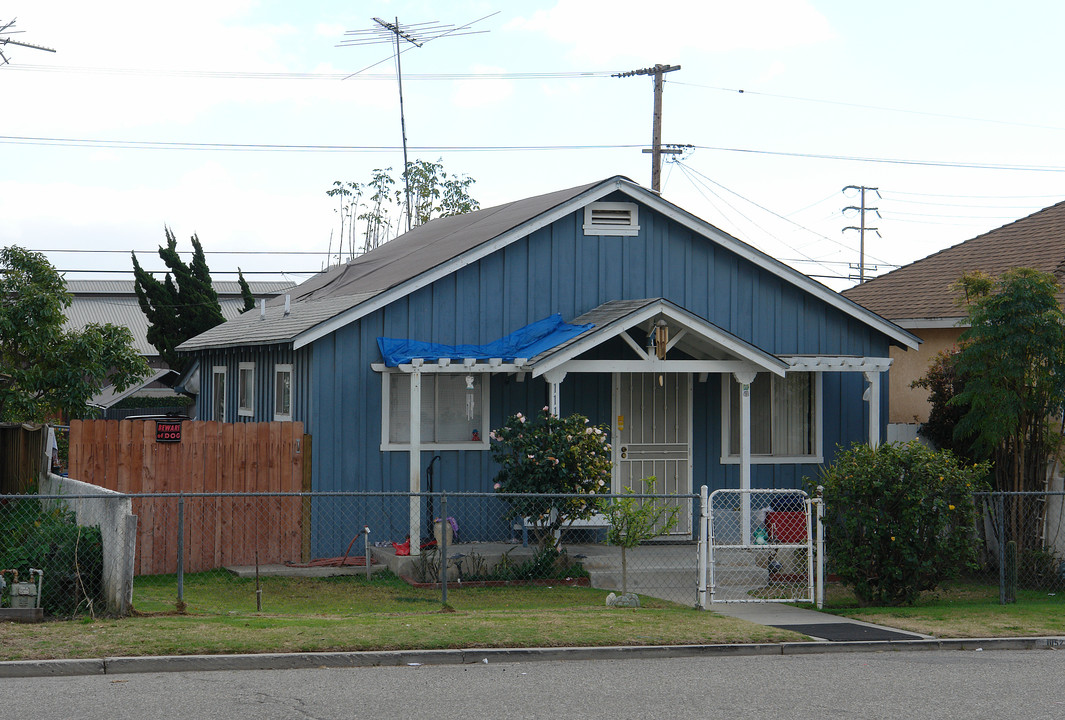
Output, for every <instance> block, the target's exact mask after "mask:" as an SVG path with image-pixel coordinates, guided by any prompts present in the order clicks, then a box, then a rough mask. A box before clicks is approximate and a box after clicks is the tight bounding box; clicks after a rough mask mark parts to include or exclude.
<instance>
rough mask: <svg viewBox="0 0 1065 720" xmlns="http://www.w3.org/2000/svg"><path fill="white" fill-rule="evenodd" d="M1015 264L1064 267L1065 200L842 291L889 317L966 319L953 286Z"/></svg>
mask: <svg viewBox="0 0 1065 720" xmlns="http://www.w3.org/2000/svg"><path fill="white" fill-rule="evenodd" d="M1015 267H1030V268H1035V269H1036V270H1041V271H1043V272H1049V273H1055V274H1058V275H1059V278H1060V274H1061V271H1062V270H1063V269H1065V202H1060V203H1058V204H1056V205H1051V206H1050V207H1048V208H1044V209H1043V210H1040V211H1039V212H1036V213H1033V214H1032V215H1029V216H1028V217H1025V218H1021V219H1020V220H1017V221H1015V222H1012V223H1010V224H1008V225H1003V226H1002V227H1000V228H997V229H995V230H991V231H990V232H987V233H984V234H983V235H978V236H976V237H974V238H972V239H971V240H966V241H965V242H963V243H959V244H957V245H954V246H953V247H949V248H947V249H946V250H941V251H940V252H937V253H936V254H934V255H929V256H928V257H926V258H923V259H921V260H918V261H916V262H913V263H910V264H909V265H906V266H904V267H901V268H899V269H898V270H894V271H892V272H890V273H887V274H885V275H881V276H880V277H877V278H874V279H872V280H870V281H868V282H866V283H863V284H861V285H856V286H854V287H852V288H850V289H849V290H844V291H843V293H842V294H843V295H844V296H845V297H846V298H847V299H849V300H853V301H854V302H856V303H858V304H859V305H862V306H864V307H866V308H868V309H869V310H872V311H873V312H875V313H877V314H878V315H881V316H882V317H885V318H887V319H889V320H907V319H915V318H955V317H964V315H965V311H964V310H963V309H962V308H960V307H958V306H957V305H956V304H955V294H954V293H953V292H951V290H950V286H951V285H952V284H953V283H954V282H955V281H956V280H957V279H958V278H960V277H961V276H962V274H963V273H966V272H970V271H973V270H982V271H983V272H985V273H987V274H989V275H992V276H998V275H1001V274H1002V273H1003V272H1005V271H1006V270H1009V269H1010V268H1015Z"/></svg>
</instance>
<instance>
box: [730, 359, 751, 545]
mask: <svg viewBox="0 0 1065 720" xmlns="http://www.w3.org/2000/svg"><path fill="white" fill-rule="evenodd" d="M755 375H756V373H755V372H753V371H750V370H745V371H742V372H735V373H732V377H733V378H735V380H736V382H738V383H739V384H740V490H750V489H751V383H753V382H754V378H755ZM740 537H741V538H742V540H741V542H742V543H743V544H744V545H747V544H749V543H750V542H751V495H750V493H742V494H741V506H740Z"/></svg>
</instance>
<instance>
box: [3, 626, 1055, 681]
mask: <svg viewBox="0 0 1065 720" xmlns="http://www.w3.org/2000/svg"><path fill="white" fill-rule="evenodd" d="M1060 649H1065V637H1035V638H963V639H947V640H935V639H932V640H904V641H881V642H833V643H826V642H794V643H760V644H750V645H679V646H675V645H665V646H663V645H652V646H646V645H641V646H621V647H570V648H472V649H454V650H394V651H380V652H378V651H367V652H310V653H262V654H255V655H180V656H165V657H114V658H88V659H83V660H16V661H9V662H0V681H2V680H3V679H5V678H20V677H49V676H52V677H61V676H71V675H125V674H130V673H161V672H206V671H212V670H228V671H237V670H298V669H320V668H356V667H400V666H406V665H466V664H475V663H490V664H491V663H515V662H537V661H558V660H568V661H573V660H630V659H647V658H678V657H736V656H741V655H781V656H783V655H809V654H819V653H828V652H899V651H906V650H922V651H926V650H970V651H981V650H1060Z"/></svg>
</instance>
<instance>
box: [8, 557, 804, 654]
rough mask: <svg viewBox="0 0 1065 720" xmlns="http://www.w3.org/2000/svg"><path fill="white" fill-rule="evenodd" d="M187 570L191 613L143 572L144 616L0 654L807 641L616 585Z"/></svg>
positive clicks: (63, 627)
mask: <svg viewBox="0 0 1065 720" xmlns="http://www.w3.org/2000/svg"><path fill="white" fill-rule="evenodd" d="M262 587H263V612H261V613H258V612H256V611H255V581H254V580H238V579H234V578H232V577H225V576H222V575H221V574H218V573H209V574H204V575H190V576H186V577H185V602H186V608H185V612H184V613H183V614H178V613H177V612H176V610H175V588H176V583H175V581H174V577H173V576H168V577H156V578H138V579H137V582H136V584H135V588H136V590H135V592H134V607H135V608H136V611H137V614H136V615H135V616H133V617H129V618H123V619H121V620H110V619H101V620H96V621H93V620H91V619H83V620H73V621H58V622H47V623H44V624H41V625H18V624H14V623H6V624H0V660H23V659H44V658H81V657H106V656H121V655H185V654H201V653H253V652H309V651H343V650H382V649H383V650H398V649H418V648H425V649H432V648H470V647H561V646H595V645H661V644H667V645H673V644H677V645H690V644H705V643H710V644H714V643H761V642H782V641H787V640H800V639H802V636H800V635H797V634H795V633H789V632H786V631H783V630H777V629H775V628H767V627H763V626H760V625H753V624H751V623H747V622H744V621H742V620H736V619H733V618H725V617H721V616H718V615H716V614H714V613H708V612H700V611H697V610H694V609H692V608H689V607H683V606H680V605H676V604H673V603H669V602H665V601H657V600H654V599H653V598H646V597H645V598H642V600H643V601H644V607H642V608H640V609H638V610H630V609H613V608H607V607H605V605H604V599H605V597H606V594H607V593H606V591H603V590H594V589H591V588H579V587H563V586H559V587H550V588H547V587H502V588H468V587H467V588H458V587H457V586H455V587H452V589H451V591H450V592H449V594H448V600H449V605H450V608H448V609H447V610H444V609H442V608H441V605H440V594H439V592H438V591H436V590H419V589H416V588H412V587H411V586H409V585H407V584H406V583H404V582H402V581H401V580H398V579H397V578H395V577H394V576H391V575H387V574H382V575H375V576H374V580H373V581H371V582H368V581H367V580H366V579H365V578H364V577H362V576H357V577H344V578H331V579H325V580H322V579H318V580H309V579H280V578H263V581H262Z"/></svg>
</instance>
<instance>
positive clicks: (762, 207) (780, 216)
mask: <svg viewBox="0 0 1065 720" xmlns="http://www.w3.org/2000/svg"><path fill="white" fill-rule="evenodd" d="M674 162H676V163H677V164H678V165H684V163H682V162H680V161H674ZM689 169H690V170H691V171H692V172H694V173H695V174H696V175H698V176H699V177H701V178H703V179H704V180H705V181H706V182H709V183H713V184H714V185H717V186H718V187H720V188H721V189H723V190H727V191H728V192H730V193H732V194H733V195H735V196H736V197H738V198H739V199H741V200H743V201H744V202H748V203H750V204H751V205H754V206H755V207H756V208H758V209H759V210H762V211H763V212H767V213H769V214H770V215H773V216H775V217H777V218H780V219H781V220H783V221H784V222H787V223H790V224H792V225H794V226H795V227H797V228H799V229H800V230H804V231H806V232H808V233H810V234H811V235H815V236H817V237H819V238H821V239H822V240H827V241H828V242H830V243H832V244H833V245H838V246H839V247H841V248H843V249H844V250H846V251H847V252H853V249H852V248H851V247H849V246H847V245H845V244H843V243H841V242H840V241H839V240H835V239H833V238H830V237H828V236H827V235H822V234H821V233H819V232H817V231H816V230H811V229H810V228H808V227H806V226H805V225H802V224H800V223H797V222H795V221H794V220H792V219H791V218H788V217H785V216H784V215H781V214H780V213H778V212H776V211H774V210H770V209H769V208H767V207H765V206H763V205H760V204H758V203H756V202H755V201H754V200H751V199H749V198H746V197H744V196H743V195H740V194H739V193H738V192H736V191H735V190H732V189H730V188H727V187H725V186H724V185H722V184H721V183H719V182H717V181H715V180H711V179H710V178H709V177H707V176H706V175H705V174H703V173H701V172H699V171H698V170H696V169H695V168H691V167H689ZM770 237H772V236H770ZM774 239H775V240H777V238H774ZM777 242H780V243H782V244H784V245H787V243H784V242H783V241H781V240H777ZM793 249H794V248H793ZM796 252H798V250H796ZM800 254H801V253H800ZM869 257H870V258H872V259H873V261H874V262H876V263H878V264H880V265H888V264H889V263H887V262H885V261H883V260H880V259H878V258H875V257H873V256H872V255H870V256H869Z"/></svg>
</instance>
